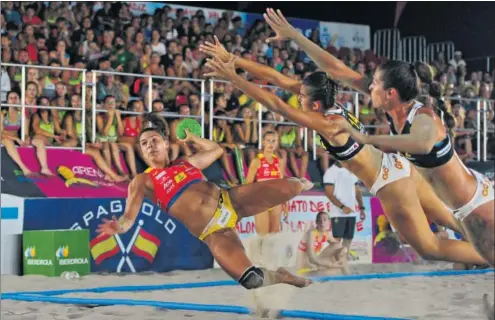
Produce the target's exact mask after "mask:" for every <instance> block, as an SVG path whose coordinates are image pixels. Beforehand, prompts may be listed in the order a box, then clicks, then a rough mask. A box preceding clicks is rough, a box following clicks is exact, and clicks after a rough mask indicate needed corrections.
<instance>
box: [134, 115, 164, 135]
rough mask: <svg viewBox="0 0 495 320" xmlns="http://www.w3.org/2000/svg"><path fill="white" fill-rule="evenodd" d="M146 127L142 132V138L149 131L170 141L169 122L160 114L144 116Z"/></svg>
mask: <svg viewBox="0 0 495 320" xmlns="http://www.w3.org/2000/svg"><path fill="white" fill-rule="evenodd" d="M143 120H144V126H143V129H142V130H141V133H140V134H139V135H140V136H141V135H142V134H143V133H145V132H147V131H155V132H157V133H159V134H160V135H161V136H162V138H163V139H164V140H168V135H169V132H168V124H167V121H166V120H165V119H164V118H163V117H162V116H160V114H159V113H158V112H155V111H153V112H149V113H146V114H144V116H143Z"/></svg>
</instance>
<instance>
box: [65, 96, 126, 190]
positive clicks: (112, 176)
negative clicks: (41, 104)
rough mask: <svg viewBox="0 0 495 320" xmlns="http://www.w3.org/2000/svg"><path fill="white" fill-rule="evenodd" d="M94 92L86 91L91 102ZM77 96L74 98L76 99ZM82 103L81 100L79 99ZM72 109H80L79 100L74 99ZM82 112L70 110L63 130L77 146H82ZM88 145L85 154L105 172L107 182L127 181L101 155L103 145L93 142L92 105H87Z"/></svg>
mask: <svg viewBox="0 0 495 320" xmlns="http://www.w3.org/2000/svg"><path fill="white" fill-rule="evenodd" d="M91 94H92V90H91V88H89V87H88V89H86V99H87V100H89V101H91ZM74 97H75V96H73V98H74ZM79 101H80V99H79ZM72 107H74V108H78V105H77V100H75V99H73V101H72ZM82 116H83V114H82V111H81V110H70V111H68V112H67V113H66V114H65V116H64V119H63V128H64V130H65V132H66V133H67V139H68V140H71V141H76V145H81V143H82V141H81V140H82V137H83V126H82ZM85 120H86V127H85V134H86V144H85V151H84V152H85V154H87V155H89V156H90V157H91V158H92V159H93V161H94V162H95V164H96V166H97V167H98V169H100V170H101V171H103V173H104V174H105V178H104V179H105V180H107V181H111V182H122V181H125V180H126V177H123V176H119V175H117V174H116V173H115V172H114V171H113V170H112V168H111V166H109V165H108V164H107V162H106V161H105V159H104V158H103V156H102V155H101V149H102V144H101V143H100V142H95V143H93V142H92V140H93V139H92V112H91V104H90V103H86V119H85Z"/></svg>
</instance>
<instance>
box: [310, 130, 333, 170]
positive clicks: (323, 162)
mask: <svg viewBox="0 0 495 320" xmlns="http://www.w3.org/2000/svg"><path fill="white" fill-rule="evenodd" d="M314 137H315V139H314V140H315V141H314V142H313V131H312V130H308V151H309V153H310V154H313V145H316V158H317V159H319V160H320V161H319V162H320V163H319V164H320V170H321V172H322V174H324V173H325V172H327V170H328V168H329V167H330V154H329V153H328V152H327V151H326V149H325V147H324V146H323V143H322V142H321V138H320V136H319V135H318V134H316V135H315V136H314Z"/></svg>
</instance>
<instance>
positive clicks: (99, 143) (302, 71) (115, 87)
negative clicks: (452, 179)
mask: <svg viewBox="0 0 495 320" xmlns="http://www.w3.org/2000/svg"><path fill="white" fill-rule="evenodd" d="M94 5H95V3H90V2H78V3H75V4H74V5H73V6H72V4H71V3H70V2H49V5H48V6H46V5H45V2H11V1H4V2H2V4H1V6H2V13H1V18H0V19H1V45H2V54H1V61H2V62H3V63H18V64H27V65H33V67H32V68H30V67H28V68H26V87H25V88H24V89H25V101H24V103H25V105H26V106H54V107H59V108H60V109H58V110H56V109H54V110H47V109H42V108H36V107H33V108H26V112H25V116H26V126H25V130H24V132H22V133H21V132H20V130H19V128H20V115H21V114H20V111H19V109H18V108H15V107H3V108H2V119H1V126H2V128H1V129H2V131H3V132H4V133H7V134H3V135H2V144H4V145H5V147H6V149H7V151H8V153H9V155H10V156H11V157H12V158H13V159H14V161H16V162H17V163H18V164H19V166H20V168H21V169H22V170H23V171H24V173H25V174H30V171H29V169H27V168H26V167H25V166H24V165H23V164H22V161H21V160H20V158H19V155H18V154H17V151H16V148H15V145H23V144H32V145H33V146H34V147H36V148H37V155H38V159H39V161H40V164H41V167H42V171H43V173H44V174H47V175H49V174H51V172H50V170H49V169H48V168H47V167H46V151H45V146H52V145H53V146H65V147H75V146H77V145H79V144H80V140H81V134H82V132H83V130H82V123H83V121H82V105H83V104H82V96H83V95H82V88H83V86H82V84H83V76H82V75H83V74H82V72H80V71H77V70H71V71H67V70H63V71H61V70H58V69H56V67H74V68H80V69H87V70H89V71H88V72H87V73H86V82H87V83H88V82H92V80H93V76H95V77H96V90H95V91H94V92H95V93H96V103H97V105H96V108H97V110H102V111H104V112H101V111H100V112H97V113H96V127H97V128H96V131H97V132H96V136H95V137H93V136H92V130H91V125H90V124H91V123H92V118H91V116H92V113H91V112H87V113H86V117H87V119H86V124H87V127H86V128H85V129H86V130H85V131H86V135H87V136H86V141H89V142H92V141H94V143H89V144H87V147H86V153H87V154H89V155H90V156H91V157H93V159H94V160H95V162H96V163H97V165H98V167H99V168H100V169H101V170H102V171H103V172H105V175H106V178H107V179H108V180H111V181H116V180H125V179H129V178H132V176H134V175H136V173H137V172H136V164H135V162H136V157H140V158H142V154H141V152H140V148H139V147H138V146H137V144H136V139H137V135H138V132H139V130H140V128H141V126H142V118H141V116H139V115H138V113H140V112H141V113H142V112H144V111H146V110H149V109H152V110H155V111H162V112H167V114H168V115H167V117H168V118H167V119H168V120H169V128H170V129H169V134H170V140H171V148H170V157H171V158H172V159H174V158H176V157H178V156H179V155H180V154H189V153H191V152H194V150H191V149H190V148H188V147H187V146H185V145H183V144H179V143H178V141H177V137H176V136H175V127H176V126H177V123H178V120H180V118H178V115H180V116H181V117H184V116H196V117H197V118H199V116H200V115H201V87H200V82H194V81H189V80H168V79H165V78H153V85H152V88H151V94H150V93H149V90H150V88H149V84H148V83H149V82H148V78H146V77H134V76H118V75H111V74H104V73H99V72H94V71H95V70H98V71H116V72H125V73H134V74H139V75H153V76H170V77H181V78H193V79H203V74H204V72H205V71H206V69H205V66H204V62H205V58H206V57H205V55H204V54H203V53H201V52H200V51H199V45H200V44H201V43H203V42H204V41H210V42H213V36H214V35H216V36H217V37H218V38H219V39H220V40H221V42H222V43H223V44H224V46H225V47H226V48H227V50H229V51H230V52H233V53H234V54H236V55H241V56H243V57H244V58H248V59H252V60H254V61H257V62H259V63H263V64H266V65H269V66H271V67H273V68H275V69H277V70H278V71H280V72H282V73H283V74H285V75H287V76H290V77H293V78H295V79H302V78H304V76H305V75H306V74H308V73H309V72H311V71H313V70H315V66H314V65H313V64H311V63H307V62H305V59H304V58H305V55H304V54H303V53H302V52H301V51H300V50H299V49H298V47H297V45H295V44H294V43H293V42H290V41H286V42H278V43H273V44H271V45H267V44H266V43H265V39H266V38H268V37H269V36H270V35H271V29H270V28H269V26H268V25H267V24H266V23H264V22H263V21H257V22H255V23H254V24H253V25H252V26H244V25H243V24H242V20H241V19H240V18H239V17H235V16H234V15H233V12H224V14H223V15H222V17H221V18H219V19H218V21H217V22H216V23H214V24H211V23H207V21H206V18H205V16H204V13H203V12H202V11H201V10H199V11H197V12H196V13H195V15H194V16H193V17H186V16H185V12H184V11H183V10H180V9H178V10H176V11H175V14H174V15H172V14H171V11H172V9H171V8H170V7H169V6H165V7H164V8H162V9H159V10H157V11H156V12H155V13H154V15H148V14H143V15H141V16H134V15H133V14H132V12H131V11H130V9H129V6H128V5H127V4H126V3H125V2H103V8H101V9H99V10H93V6H94ZM311 38H312V40H313V41H315V42H318V43H319V39H318V31H317V30H314V32H313V34H312V35H311ZM327 50H328V51H329V52H331V53H333V54H334V55H337V56H338V57H339V58H341V59H342V60H343V61H345V63H346V64H347V65H348V66H350V67H352V68H354V69H355V70H356V71H357V72H359V73H361V74H366V75H371V74H372V73H373V72H374V70H375V69H376V67H377V66H378V65H379V63H380V62H381V61H383V58H382V57H376V56H375V55H374V54H373V53H372V52H371V51H367V52H366V53H365V54H363V53H362V52H361V51H360V50H351V49H348V48H341V49H340V50H337V49H336V48H334V47H329V48H327ZM34 66H50V67H53V68H46V69H41V68H35V67H34ZM432 67H433V69H434V72H435V74H436V79H437V81H438V82H439V83H440V85H441V88H442V94H443V95H444V97H445V100H446V103H447V106H448V108H449V109H450V110H451V111H452V112H453V114H454V116H455V118H456V120H457V127H458V135H457V138H456V149H457V150H458V152H459V154H460V155H461V156H462V157H463V159H465V160H466V161H469V160H472V159H473V158H474V154H475V152H476V141H475V139H476V134H474V131H472V130H470V129H474V130H480V129H482V128H479V127H478V126H477V122H476V115H477V113H476V102H475V101H474V100H463V99H464V98H468V99H474V98H478V97H479V98H484V99H489V98H492V99H493V94H494V90H493V83H494V74H489V73H483V72H474V71H473V72H471V73H469V75H468V72H467V65H466V62H465V61H464V60H463V59H462V54H461V53H460V52H456V54H455V57H454V59H452V60H451V61H446V59H445V56H444V54H443V53H442V52H439V53H438V55H437V57H436V59H435V60H434V61H433V62H432ZM92 70H93V71H92ZM243 76H245V77H250V75H248V74H246V73H243ZM21 79H22V70H21V68H19V67H7V66H2V68H1V100H2V102H3V103H5V102H8V103H10V104H18V103H19V101H20V99H21V96H22V95H21V88H20V86H21ZM252 80H253V81H255V82H257V83H259V84H266V83H264V82H263V81H258V80H256V79H252ZM207 81H208V80H207ZM205 88H209V85H206V86H205ZM269 90H273V91H274V92H275V93H276V94H277V95H279V96H281V97H282V98H283V99H284V100H286V101H287V102H288V103H289V104H291V105H292V106H294V107H297V104H298V101H297V96H295V95H291V94H287V93H286V92H282V91H280V90H277V89H269ZM342 90H343V92H342V93H340V94H339V95H338V101H339V102H340V103H342V104H343V105H344V106H346V108H348V109H349V110H351V111H352V112H354V111H355V108H356V107H358V108H359V109H358V110H359V113H360V119H361V120H362V121H363V122H364V123H365V124H366V125H370V126H371V127H370V131H371V133H380V134H386V133H388V127H387V120H386V118H385V117H384V114H383V112H381V111H380V110H377V109H375V108H373V106H372V105H371V103H370V98H369V97H367V96H364V95H359V97H358V99H355V95H354V94H353V93H350V92H349V91H350V90H349V89H348V88H344V87H343V88H342ZM150 96H151V98H152V99H151V100H150V99H149V97H150ZM204 98H205V101H209V100H208V99H209V92H208V90H206V92H205V96H204ZM213 99H214V114H215V116H228V117H236V118H239V120H236V121H234V120H224V119H215V120H214V123H213V127H214V128H213V135H212V136H211V137H209V138H211V139H214V140H215V141H217V142H218V143H220V144H221V145H222V146H223V147H225V148H226V149H227V150H233V149H234V148H238V149H240V150H241V151H242V155H243V157H245V160H246V161H250V160H251V159H253V158H254V157H255V155H256V153H257V152H258V151H257V149H258V140H259V137H258V130H257V126H258V120H257V119H258V118H257V111H259V109H260V108H261V109H262V112H263V119H264V120H271V121H273V120H275V121H284V119H283V118H282V117H281V116H279V115H276V114H273V113H271V112H268V111H267V110H266V109H265V108H264V107H263V106H261V105H260V104H258V103H257V102H256V101H253V100H251V99H250V98H249V97H247V96H246V95H244V94H243V93H242V92H240V91H239V90H237V89H236V88H235V87H233V86H232V84H230V83H219V82H215V83H214V97H213ZM85 100H86V101H85V106H86V109H87V110H91V108H92V105H93V89H92V87H90V86H87V87H86V92H85ZM150 102H151V106H150ZM356 102H357V103H358V106H356V105H355V104H356ZM424 102H425V104H427V105H429V106H431V105H432V104H434V103H435V101H434V100H432V99H431V98H428V97H425V98H424ZM487 106H488V108H487V109H488V120H489V121H488V130H489V131H490V130H491V133H489V137H490V142H489V144H490V145H493V141H494V140H493V137H494V134H493V129H494V122H493V117H494V112H493V107H494V105H493V101H489V102H487ZM61 108H65V109H61ZM72 109H73V110H72ZM126 111H132V112H135V113H134V114H129V113H126ZM208 111H209V109H208V108H206V112H207V113H208ZM174 115H175V116H174ZM206 115H207V114H206ZM208 119H209V117H208V116H206V117H205V121H206V127H207V128H208V125H209V123H208ZM265 130H277V131H278V132H279V137H280V145H281V150H280V156H281V157H282V158H285V159H286V160H287V161H288V166H289V168H290V169H291V171H292V172H293V174H294V175H297V176H304V174H305V172H306V169H307V168H306V166H307V163H308V161H307V159H308V156H309V154H310V153H311V152H312V149H311V148H312V145H313V144H312V140H311V138H312V134H311V132H309V134H308V139H309V143H308V145H309V146H310V148H309V150H308V151H305V150H304V148H303V145H304V144H303V140H304V130H301V129H300V128H298V127H294V126H291V125H289V124H273V123H266V124H263V131H265ZM205 134H206V135H207V136H208V135H209V130H206V132H205ZM22 136H23V137H24V141H22V140H21V137H22ZM316 145H317V150H316V152H317V154H318V156H319V157H320V159H321V160H320V165H321V170H322V172H325V171H326V169H327V168H328V166H329V159H328V156H327V155H326V154H325V153H324V152H322V149H321V146H320V144H319V141H317V142H316ZM488 150H495V148H494V147H489V148H488ZM121 151H122V152H123V153H124V154H125V158H126V162H127V164H128V167H129V175H127V174H126V173H124V170H123V168H122V165H121V164H120V161H119V160H118V159H120V158H119V153H120V152H121ZM298 158H299V159H301V160H302V161H296V159H298ZM222 164H223V166H224V169H225V171H226V173H227V175H228V177H229V180H231V182H235V181H237V179H236V174H235V171H234V170H233V169H232V168H231V167H230V166H229V162H228V161H222Z"/></svg>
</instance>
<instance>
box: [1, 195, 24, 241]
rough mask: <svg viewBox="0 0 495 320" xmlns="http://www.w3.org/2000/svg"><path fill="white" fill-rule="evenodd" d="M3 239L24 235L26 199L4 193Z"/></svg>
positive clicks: (2, 202)
mask: <svg viewBox="0 0 495 320" xmlns="http://www.w3.org/2000/svg"><path fill="white" fill-rule="evenodd" d="M1 204H2V211H1V216H2V219H1V221H2V229H1V231H2V237H3V236H10V235H15V234H22V226H23V221H24V199H23V198H21V197H16V196H11V195H9V194H4V193H2V198H1Z"/></svg>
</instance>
